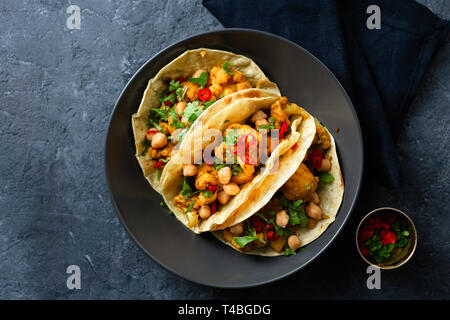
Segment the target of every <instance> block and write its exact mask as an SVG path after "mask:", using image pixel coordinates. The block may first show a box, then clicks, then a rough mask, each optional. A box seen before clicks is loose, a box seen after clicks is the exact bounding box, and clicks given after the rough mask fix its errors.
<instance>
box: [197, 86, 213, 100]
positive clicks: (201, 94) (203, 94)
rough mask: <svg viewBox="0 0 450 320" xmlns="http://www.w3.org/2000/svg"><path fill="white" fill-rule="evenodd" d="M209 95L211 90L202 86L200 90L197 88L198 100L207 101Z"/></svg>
mask: <svg viewBox="0 0 450 320" xmlns="http://www.w3.org/2000/svg"><path fill="white" fill-rule="evenodd" d="M211 95H212V93H211V90H209V89H208V88H204V89H202V90H199V92H198V99H199V100H200V101H208V100H209V99H210V98H211Z"/></svg>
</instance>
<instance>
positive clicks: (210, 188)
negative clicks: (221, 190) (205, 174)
mask: <svg viewBox="0 0 450 320" xmlns="http://www.w3.org/2000/svg"><path fill="white" fill-rule="evenodd" d="M206 190H208V191H211V192H216V190H217V186H216V185H215V184H212V185H210V186H207V187H206Z"/></svg>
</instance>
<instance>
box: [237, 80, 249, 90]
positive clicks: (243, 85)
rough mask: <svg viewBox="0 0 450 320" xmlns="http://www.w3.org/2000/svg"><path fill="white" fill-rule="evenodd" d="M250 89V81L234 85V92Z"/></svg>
mask: <svg viewBox="0 0 450 320" xmlns="http://www.w3.org/2000/svg"><path fill="white" fill-rule="evenodd" d="M251 87H252V84H251V83H250V81H244V82H239V83H237V84H236V91H241V90H245V89H250V88H251Z"/></svg>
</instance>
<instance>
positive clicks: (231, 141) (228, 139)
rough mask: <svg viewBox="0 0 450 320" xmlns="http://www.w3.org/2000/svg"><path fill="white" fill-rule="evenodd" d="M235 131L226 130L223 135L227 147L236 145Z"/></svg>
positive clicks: (236, 133)
mask: <svg viewBox="0 0 450 320" xmlns="http://www.w3.org/2000/svg"><path fill="white" fill-rule="evenodd" d="M239 136H240V135H239V133H238V131H237V129H233V130H227V132H226V135H225V143H226V144H227V145H229V146H234V145H235V144H236V143H237V138H238V137H239Z"/></svg>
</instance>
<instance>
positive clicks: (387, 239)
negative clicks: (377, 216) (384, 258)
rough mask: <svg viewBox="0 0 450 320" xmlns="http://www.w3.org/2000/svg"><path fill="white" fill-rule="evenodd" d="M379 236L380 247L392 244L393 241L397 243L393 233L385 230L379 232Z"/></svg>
mask: <svg viewBox="0 0 450 320" xmlns="http://www.w3.org/2000/svg"><path fill="white" fill-rule="evenodd" d="M380 236H381V239H380V241H381V244H382V245H387V244H394V243H395V241H397V236H396V235H395V233H394V232H392V231H390V230H386V229H383V230H381V231H380Z"/></svg>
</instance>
